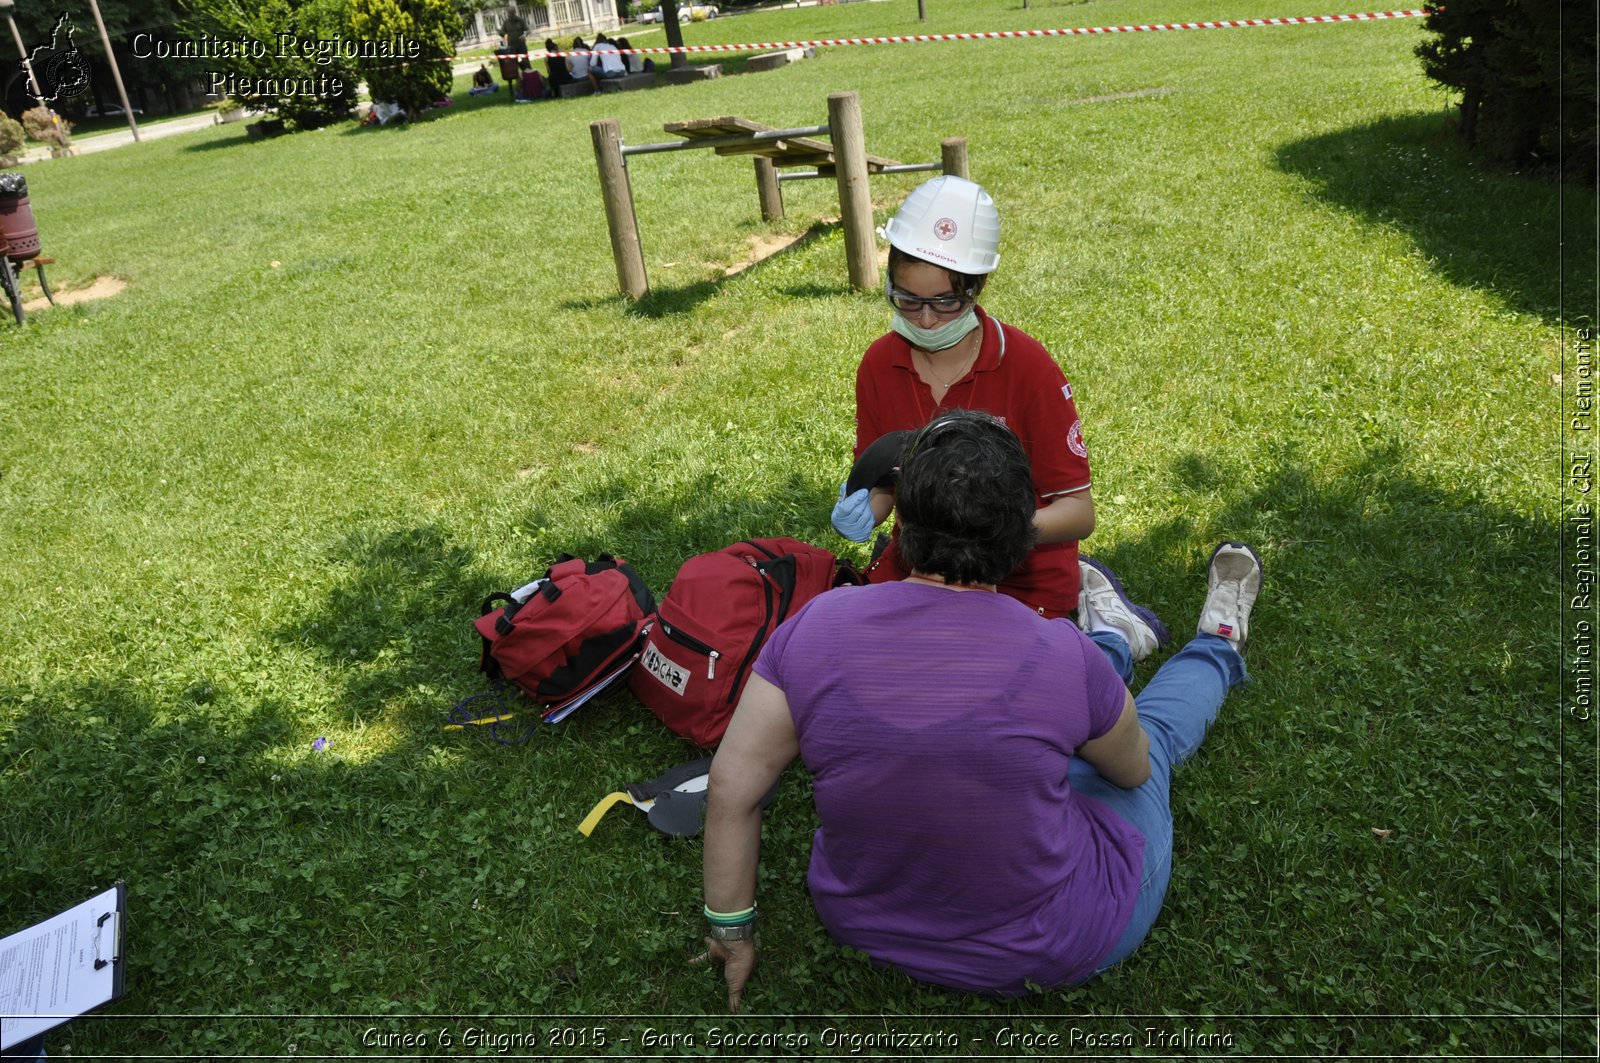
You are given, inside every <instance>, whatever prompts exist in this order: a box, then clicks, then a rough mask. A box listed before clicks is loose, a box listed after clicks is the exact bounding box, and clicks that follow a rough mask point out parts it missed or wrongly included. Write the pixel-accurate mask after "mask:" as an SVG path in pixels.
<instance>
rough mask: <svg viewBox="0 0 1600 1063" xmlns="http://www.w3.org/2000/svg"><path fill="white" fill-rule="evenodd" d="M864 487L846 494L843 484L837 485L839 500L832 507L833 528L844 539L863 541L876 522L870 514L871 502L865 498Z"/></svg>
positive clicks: (870, 532)
mask: <svg viewBox="0 0 1600 1063" xmlns="http://www.w3.org/2000/svg"><path fill="white" fill-rule="evenodd" d="M868 494H869V492H868V491H867V489H866V488H865V487H863V488H862V489H861V490H859V491H857V492H856V493H855V494H853V495H850V496H848V497H847V496H846V495H845V493H844V484H840V485H839V502H838V504H837V505H835V506H834V507H833V528H834V530H835V531H837V532H838V533H839V534H840V535H842V536H844V537H845V538H846V539H852V540H854V541H855V542H858V543H864V542H866V541H867V538H868V537H869V536H870V535H871V534H872V529H873V528H875V527H877V525H878V522H877V520H876V519H874V518H873V516H872V504H871V503H870V502H869V501H868V500H867V496H868Z"/></svg>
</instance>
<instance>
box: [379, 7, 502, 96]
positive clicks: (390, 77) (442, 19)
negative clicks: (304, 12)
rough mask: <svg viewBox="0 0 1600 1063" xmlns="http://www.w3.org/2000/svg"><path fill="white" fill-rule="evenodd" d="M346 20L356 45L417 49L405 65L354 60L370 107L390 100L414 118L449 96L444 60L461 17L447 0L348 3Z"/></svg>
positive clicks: (458, 30)
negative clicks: (397, 43)
mask: <svg viewBox="0 0 1600 1063" xmlns="http://www.w3.org/2000/svg"><path fill="white" fill-rule="evenodd" d="M349 18H350V31H351V34H352V35H353V36H354V37H356V38H357V39H359V40H364V41H389V40H405V41H415V42H416V43H417V44H418V45H419V47H420V52H421V55H420V58H418V59H416V60H414V61H410V62H400V61H397V60H394V59H388V58H372V59H361V60H358V61H357V63H356V67H357V69H358V70H359V71H360V72H361V74H362V76H363V77H365V78H366V82H367V90H368V91H369V92H371V93H372V99H373V101H374V102H378V101H389V100H392V101H394V102H395V103H398V104H399V105H400V106H401V107H403V108H404V109H405V112H406V114H408V115H410V116H411V117H412V118H415V117H416V116H417V115H419V114H421V113H422V112H423V110H425V109H426V108H427V107H428V106H429V105H430V104H431V103H433V101H434V100H437V99H439V98H440V97H441V96H445V95H448V94H449V92H450V84H451V82H452V81H453V80H454V78H453V75H452V74H451V72H450V59H449V57H450V56H451V55H453V54H454V53H455V42H456V40H457V39H458V38H459V37H460V36H461V16H460V15H459V14H458V13H457V12H456V9H455V7H454V5H453V4H451V3H450V0H351V3H350V8H349ZM526 48H527V45H526V42H524V45H523V49H524V50H526Z"/></svg>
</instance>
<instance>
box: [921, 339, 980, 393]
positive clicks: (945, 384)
mask: <svg viewBox="0 0 1600 1063" xmlns="http://www.w3.org/2000/svg"><path fill="white" fill-rule="evenodd" d="M973 331H974V332H976V331H977V330H976V329H974V330H973ZM979 347H981V344H980V345H979ZM979 347H975V348H974V349H973V351H972V353H971V354H969V355H967V356H966V357H964V358H962V359H961V361H960V362H958V363H956V371H955V372H954V373H953V374H951V376H950V378H949V379H948V380H947V379H945V378H944V377H942V376H940V375H939V374H938V373H937V372H935V371H934V368H933V356H932V355H930V354H929V353H928V352H927V351H924V350H922V348H920V347H913V348H912V349H911V350H912V353H913V354H920V355H922V362H923V364H924V365H926V366H927V367H928V375H929V376H931V377H933V379H935V380H937V381H938V382H939V386H940V387H941V388H943V389H944V390H946V391H949V390H950V385H951V384H954V383H955V382H956V381H957V380H960V379H961V378H962V377H964V376H966V375H967V370H968V369H970V368H972V363H973V362H974V361H976V360H977V357H978V349H979Z"/></svg>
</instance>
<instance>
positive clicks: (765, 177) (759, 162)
mask: <svg viewBox="0 0 1600 1063" xmlns="http://www.w3.org/2000/svg"><path fill="white" fill-rule="evenodd" d="M755 158H756V194H757V195H758V196H760V197H761V220H762V221H782V220H783V189H782V188H781V187H780V186H779V184H778V168H777V167H776V166H774V165H773V164H772V160H771V159H769V158H767V157H766V156H764V155H757V156H756V157H755Z"/></svg>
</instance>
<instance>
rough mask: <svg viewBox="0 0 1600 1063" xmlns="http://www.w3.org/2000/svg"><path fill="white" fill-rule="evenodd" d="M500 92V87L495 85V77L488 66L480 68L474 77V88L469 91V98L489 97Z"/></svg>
mask: <svg viewBox="0 0 1600 1063" xmlns="http://www.w3.org/2000/svg"><path fill="white" fill-rule="evenodd" d="M498 91H500V86H499V85H496V84H495V83H494V75H493V74H490V73H489V67H488V65H487V64H485V65H482V66H480V67H478V70H477V72H476V73H474V74H473V75H472V88H470V89H468V90H467V94H468V95H469V96H487V95H489V93H491V92H498Z"/></svg>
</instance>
